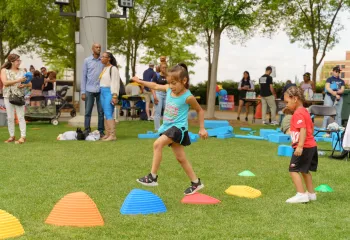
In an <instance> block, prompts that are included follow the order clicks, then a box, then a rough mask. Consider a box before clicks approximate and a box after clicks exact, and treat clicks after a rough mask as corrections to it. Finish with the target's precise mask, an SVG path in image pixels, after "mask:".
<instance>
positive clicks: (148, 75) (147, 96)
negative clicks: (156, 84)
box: [143, 62, 156, 120]
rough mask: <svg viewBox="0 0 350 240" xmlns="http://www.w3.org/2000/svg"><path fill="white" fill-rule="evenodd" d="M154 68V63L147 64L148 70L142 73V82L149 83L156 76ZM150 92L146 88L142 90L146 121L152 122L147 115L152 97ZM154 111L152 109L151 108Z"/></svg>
mask: <svg viewBox="0 0 350 240" xmlns="http://www.w3.org/2000/svg"><path fill="white" fill-rule="evenodd" d="M153 68H154V63H153V62H150V63H149V64H148V69H146V70H145V71H144V72H143V81H147V82H151V81H152V79H153V76H154V75H155V74H156V73H155V72H154V70H153ZM151 91H152V90H151V89H149V88H148V87H145V88H144V92H143V96H144V97H145V101H146V114H147V119H148V120H153V119H152V117H151V116H150V115H149V105H150V103H151V97H152V96H153V94H152V92H151ZM153 109H154V108H153Z"/></svg>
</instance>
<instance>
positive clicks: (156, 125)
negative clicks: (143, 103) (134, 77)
mask: <svg viewBox="0 0 350 240" xmlns="http://www.w3.org/2000/svg"><path fill="white" fill-rule="evenodd" d="M156 96H157V98H158V104H157V105H156V110H155V112H154V129H155V130H156V131H158V129H159V128H160V118H161V116H162V109H163V108H165V99H166V92H163V91H156Z"/></svg>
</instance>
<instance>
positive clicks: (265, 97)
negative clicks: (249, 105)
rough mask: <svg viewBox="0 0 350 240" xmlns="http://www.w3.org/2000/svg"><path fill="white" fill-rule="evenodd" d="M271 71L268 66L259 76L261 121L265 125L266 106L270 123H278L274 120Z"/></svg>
mask: <svg viewBox="0 0 350 240" xmlns="http://www.w3.org/2000/svg"><path fill="white" fill-rule="evenodd" d="M271 73H272V67H270V66H268V67H267V68H266V71H265V74H264V75H262V76H261V78H259V84H260V95H261V104H262V123H263V124H265V125H267V124H268V123H267V122H266V120H265V119H266V112H267V106H269V107H270V110H271V120H272V122H271V125H278V122H277V121H276V97H275V96H276V93H275V90H274V89H273V79H272V77H271V76H270V75H271Z"/></svg>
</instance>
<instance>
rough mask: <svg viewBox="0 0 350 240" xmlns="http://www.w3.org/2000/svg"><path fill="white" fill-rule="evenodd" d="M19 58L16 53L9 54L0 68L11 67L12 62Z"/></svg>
mask: <svg viewBox="0 0 350 240" xmlns="http://www.w3.org/2000/svg"><path fill="white" fill-rule="evenodd" d="M18 58H19V55H17V54H14V53H12V54H10V55H8V57H7V61H6V62H5V63H4V64H3V65H2V66H1V69H3V68H6V69H10V68H11V67H12V62H14V61H16V60H17V59H18Z"/></svg>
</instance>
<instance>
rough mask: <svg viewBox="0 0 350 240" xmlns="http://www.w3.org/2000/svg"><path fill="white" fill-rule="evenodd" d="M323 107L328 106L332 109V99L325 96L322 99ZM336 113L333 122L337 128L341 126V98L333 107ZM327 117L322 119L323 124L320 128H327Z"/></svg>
mask: <svg viewBox="0 0 350 240" xmlns="http://www.w3.org/2000/svg"><path fill="white" fill-rule="evenodd" d="M323 105H324V106H329V107H333V105H334V102H333V101H332V98H331V97H330V96H328V95H327V94H326V96H325V97H324V103H323ZM334 107H335V109H336V111H337V115H336V117H335V122H336V123H338V125H339V126H341V110H342V108H343V97H341V98H340V99H339V100H338V103H337V104H336V105H335V106H334ZM328 119H329V117H324V119H323V124H322V128H327V121H328Z"/></svg>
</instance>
